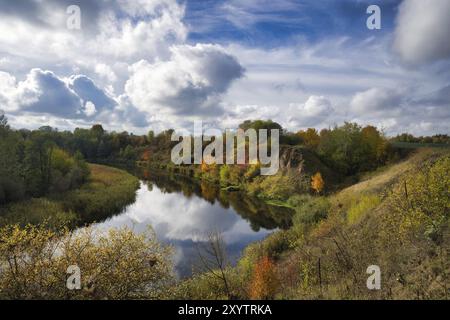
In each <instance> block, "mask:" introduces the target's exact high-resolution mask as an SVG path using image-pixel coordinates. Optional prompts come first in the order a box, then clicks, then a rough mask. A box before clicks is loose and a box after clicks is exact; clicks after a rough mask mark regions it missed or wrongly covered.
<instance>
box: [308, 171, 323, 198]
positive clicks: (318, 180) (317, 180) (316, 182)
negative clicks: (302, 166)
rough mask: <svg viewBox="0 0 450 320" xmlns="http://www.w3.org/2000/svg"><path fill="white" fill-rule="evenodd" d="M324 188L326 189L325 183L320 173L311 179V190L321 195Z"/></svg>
mask: <svg viewBox="0 0 450 320" xmlns="http://www.w3.org/2000/svg"><path fill="white" fill-rule="evenodd" d="M324 187H325V182H324V181H323V178H322V174H321V173H320V172H317V173H316V174H315V175H313V176H312V178H311V188H312V189H313V190H314V191H315V192H317V193H321V192H322V191H323V188H324Z"/></svg>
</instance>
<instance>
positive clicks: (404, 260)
mask: <svg viewBox="0 0 450 320" xmlns="http://www.w3.org/2000/svg"><path fill="white" fill-rule="evenodd" d="M449 154H450V153H449V152H448V150H438V149H420V150H417V151H415V152H414V153H413V154H412V155H411V156H409V157H408V158H407V159H406V160H404V161H402V162H400V163H397V164H393V165H390V166H386V167H384V168H380V169H379V170H377V171H376V172H374V173H371V174H370V175H368V176H366V177H365V179H363V180H362V181H361V182H359V183H357V184H355V185H352V186H350V187H348V188H345V189H343V190H341V191H339V192H337V193H335V194H333V195H331V196H329V199H330V202H331V208H330V209H329V215H328V218H327V219H325V220H323V221H322V222H321V223H319V224H317V225H315V226H314V225H313V226H295V225H294V226H293V227H292V228H291V229H289V230H280V231H277V232H275V233H273V234H271V235H270V236H268V237H267V238H266V239H264V240H263V241H260V242H256V243H253V244H251V245H250V246H248V247H247V248H246V249H245V251H244V253H243V256H242V258H241V260H240V262H239V263H238V266H237V267H234V268H231V269H229V271H228V272H227V274H228V281H229V282H230V286H231V287H232V290H233V294H234V295H236V296H238V297H240V298H248V291H249V288H250V286H251V283H252V279H253V276H254V268H255V264H256V263H257V261H258V259H259V257H262V256H269V257H271V258H272V259H274V261H275V262H276V271H275V272H276V273H277V275H278V279H279V284H278V288H277V289H275V290H274V293H275V295H274V296H273V297H274V298H279V299H358V298H360V299H380V298H382V299H399V298H408V299H411V298H416V295H418V296H417V297H420V298H424V297H428V298H433V297H437V298H442V292H443V290H442V282H443V280H442V278H439V277H442V276H441V275H442V274H443V273H444V274H445V271H442V270H445V268H447V267H448V265H447V267H446V265H445V263H442V261H445V255H444V254H442V253H439V250H438V251H436V248H434V249H431V247H430V245H429V243H428V242H426V241H423V240H419V241H416V242H408V241H406V242H401V241H400V242H399V241H398V240H396V236H397V235H396V234H395V231H390V230H384V229H383V228H384V227H383V226H386V224H383V219H384V218H383V217H386V216H389V215H390V211H389V208H388V207H387V206H386V201H385V199H386V197H389V196H388V195H387V194H386V191H387V190H390V189H391V188H392V186H393V185H394V184H396V182H398V181H399V180H400V179H402V177H404V176H405V175H406V174H408V173H409V172H413V173H414V172H415V170H417V167H418V166H420V165H421V164H423V163H425V162H427V161H429V160H431V159H436V158H438V157H441V156H443V155H445V156H449ZM350 213H352V219H349V218H350ZM387 225H388V226H389V225H390V223H389V222H388V223H387ZM391 238H392V239H391ZM444 241H446V242H445V243H448V241H447V240H444ZM430 252H433V254H431V255H430ZM413 257H417V258H413ZM319 259H320V265H321V272H320V275H321V280H319V277H318V274H319V270H318V261H319ZM422 262H423V263H422ZM371 264H379V265H380V267H381V269H382V281H383V283H382V290H380V291H369V290H367V288H366V279H367V277H368V275H367V274H366V268H367V267H368V266H369V265H371ZM433 272H436V274H440V275H439V276H436V275H435V274H434V273H433ZM433 277H434V279H433ZM403 278H404V279H406V280H405V281H404V282H403ZM430 279H431V280H430ZM436 279H437V280H438V281H435V280H436ZM320 283H322V285H320ZM275 291H276V292H275ZM416 292H420V294H417V293H416ZM427 295H428V296H427ZM174 296H175V297H177V298H192V299H214V298H226V294H225V291H224V288H223V284H222V283H221V282H220V281H218V280H214V277H211V275H210V274H208V273H207V274H204V275H198V276H195V277H194V278H192V279H188V280H186V281H184V282H182V283H181V284H180V285H179V286H178V287H176V288H175V290H174Z"/></svg>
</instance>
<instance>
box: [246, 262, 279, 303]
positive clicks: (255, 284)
mask: <svg viewBox="0 0 450 320" xmlns="http://www.w3.org/2000/svg"><path fill="white" fill-rule="evenodd" d="M279 285H280V283H279V280H278V276H277V273H276V266H275V264H274V263H273V261H272V260H271V259H270V258H269V257H267V256H265V257H263V258H261V259H260V260H259V261H258V263H257V264H256V265H255V269H254V270H253V278H252V281H251V284H250V290H249V294H250V298H251V299H256V300H260V299H266V300H267V299H272V298H274V296H275V293H276V292H277V290H278V287H279Z"/></svg>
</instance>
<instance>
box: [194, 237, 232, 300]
mask: <svg viewBox="0 0 450 320" xmlns="http://www.w3.org/2000/svg"><path fill="white" fill-rule="evenodd" d="M197 253H198V256H199V259H200V263H201V266H200V268H201V269H202V271H205V272H208V274H210V275H211V276H213V277H215V278H217V279H219V280H220V281H221V282H222V283H223V286H224V289H225V292H226V294H227V296H228V298H229V299H233V298H234V297H233V295H232V291H231V288H230V285H229V281H228V278H227V274H226V269H227V268H228V267H229V263H228V259H227V255H226V250H225V243H224V242H223V239H222V236H221V235H220V233H219V232H212V233H210V234H209V235H208V240H207V241H206V243H205V244H203V245H199V246H198V247H197Z"/></svg>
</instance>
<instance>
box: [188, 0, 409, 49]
mask: <svg viewBox="0 0 450 320" xmlns="http://www.w3.org/2000/svg"><path fill="white" fill-rule="evenodd" d="M400 3H401V1H400V0H385V1H383V0H372V1H354V0H341V1H337V0H324V1H314V0H306V1H293V0H281V1H227V0H219V1H217V0H193V1H187V2H186V16H185V21H186V23H187V24H188V26H189V27H190V29H191V30H192V32H191V33H190V34H189V40H190V41H192V42H210V41H215V42H220V43H228V42H239V43H241V44H245V45H250V46H260V47H266V48H270V47H272V48H273V47H277V46H286V45H289V44H290V42H292V41H295V40H296V39H298V38H304V39H305V40H308V41H320V40H321V39H323V38H324V37H333V36H334V37H337V36H349V37H352V38H354V39H355V40H360V39H362V38H364V37H368V36H372V35H373V34H372V33H373V31H371V30H368V29H367V28H366V19H367V16H366V15H365V14H364V12H365V11H366V9H367V7H368V5H370V4H376V5H379V6H380V8H381V9H382V12H383V28H382V29H381V30H379V31H377V33H378V35H380V34H381V35H383V34H386V33H388V32H391V31H392V29H393V27H394V18H395V14H396V11H397V8H398V5H399V4H400Z"/></svg>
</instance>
